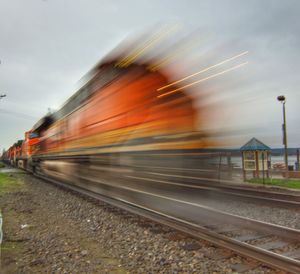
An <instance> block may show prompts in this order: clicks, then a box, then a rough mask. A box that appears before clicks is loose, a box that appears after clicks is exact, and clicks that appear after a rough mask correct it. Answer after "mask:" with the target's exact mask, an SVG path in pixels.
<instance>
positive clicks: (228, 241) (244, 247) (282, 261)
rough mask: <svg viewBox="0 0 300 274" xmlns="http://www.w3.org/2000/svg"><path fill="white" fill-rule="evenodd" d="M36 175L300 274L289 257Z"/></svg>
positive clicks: (265, 262)
mask: <svg viewBox="0 0 300 274" xmlns="http://www.w3.org/2000/svg"><path fill="white" fill-rule="evenodd" d="M36 176H37V177H39V178H41V179H43V180H45V181H48V182H51V183H54V184H56V185H58V186H61V187H63V188H66V189H69V190H72V191H75V192H78V193H81V194H83V195H86V196H89V197H91V198H94V199H97V200H101V201H103V202H105V203H108V204H110V205H112V206H116V207H119V208H121V209H123V210H126V211H128V212H131V213H134V214H137V215H139V216H142V217H144V218H147V219H150V220H152V221H155V222H157V223H161V224H163V225H166V226H169V227H171V228H173V229H176V230H178V231H181V232H183V233H185V234H188V235H190V236H192V237H194V238H197V239H204V240H207V241H209V242H212V243H214V244H216V245H218V246H221V247H223V248H227V249H230V250H232V251H234V252H236V253H239V254H241V255H243V256H245V257H250V258H252V259H255V260H257V261H260V262H262V263H264V264H266V265H268V266H270V267H272V268H278V269H281V270H284V271H288V272H290V273H300V262H299V261H298V260H294V259H292V258H289V257H286V256H283V255H280V254H277V253H274V252H271V251H268V250H264V249H261V248H259V247H256V246H253V245H250V244H247V243H244V242H240V241H237V240H234V239H232V238H229V237H226V236H224V235H220V234H218V233H216V232H213V231H210V230H209V229H207V228H205V227H203V226H200V225H198V224H195V223H191V222H189V221H185V220H182V219H178V218H176V217H174V216H171V215H168V214H164V213H162V212H158V211H156V210H153V209H150V208H147V207H143V206H141V205H138V204H135V203H132V202H129V201H126V200H124V199H119V198H111V197H108V196H105V195H102V194H99V193H95V192H92V191H90V190H87V189H83V188H81V187H78V186H75V185H70V184H67V183H62V182H59V181H57V180H55V179H52V178H49V177H45V176H41V175H36ZM281 229H283V227H281ZM288 231H289V232H291V231H292V230H291V229H288ZM292 233H295V231H293V232H292ZM297 239H298V238H297Z"/></svg>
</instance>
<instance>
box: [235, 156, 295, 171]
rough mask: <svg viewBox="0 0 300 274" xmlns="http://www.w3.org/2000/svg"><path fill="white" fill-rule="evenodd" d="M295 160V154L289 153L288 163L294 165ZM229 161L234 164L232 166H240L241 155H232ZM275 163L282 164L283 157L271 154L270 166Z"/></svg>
mask: <svg viewBox="0 0 300 274" xmlns="http://www.w3.org/2000/svg"><path fill="white" fill-rule="evenodd" d="M296 160H297V156H296V155H290V156H289V157H288V162H289V165H291V166H295V162H296ZM231 162H232V163H233V164H234V166H236V167H239V168H242V167H243V165H242V155H241V156H240V157H239V156H232V157H231ZM277 163H282V164H284V157H283V156H271V166H273V164H277Z"/></svg>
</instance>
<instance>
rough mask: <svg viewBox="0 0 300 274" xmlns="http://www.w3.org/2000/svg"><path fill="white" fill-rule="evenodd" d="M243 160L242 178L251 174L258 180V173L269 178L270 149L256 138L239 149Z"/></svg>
mask: <svg viewBox="0 0 300 274" xmlns="http://www.w3.org/2000/svg"><path fill="white" fill-rule="evenodd" d="M240 151H241V153H242V160H243V176H244V180H245V179H246V175H247V172H251V174H253V177H254V178H259V177H260V173H262V175H263V177H264V176H265V174H266V175H267V177H268V178H269V171H270V168H271V148H270V147H268V146H267V145H265V144H264V143H263V142H261V141H259V140H258V139H256V138H252V139H251V140H250V141H248V142H247V143H246V144H245V145H243V146H242V147H241V148H240Z"/></svg>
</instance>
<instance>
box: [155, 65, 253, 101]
mask: <svg viewBox="0 0 300 274" xmlns="http://www.w3.org/2000/svg"><path fill="white" fill-rule="evenodd" d="M247 64H248V62H244V63H242V64H239V65H236V66H234V67H232V68H229V69H226V70H223V71H221V72H218V73H216V74H213V75H211V76H208V77H206V78H203V79H200V80H198V81H195V82H193V83H190V84H188V85H185V86H183V87H180V88H177V89H174V90H171V91H169V92H166V93H164V94H161V95H158V96H157V97H158V98H160V97H164V96H167V95H170V94H172V93H174V92H177V91H180V90H183V89H185V88H188V87H191V86H193V85H196V84H198V83H201V82H203V81H206V80H209V79H211V78H214V77H217V76H219V75H222V74H224V73H227V72H229V71H232V70H235V69H238V68H240V67H242V66H244V65H247Z"/></svg>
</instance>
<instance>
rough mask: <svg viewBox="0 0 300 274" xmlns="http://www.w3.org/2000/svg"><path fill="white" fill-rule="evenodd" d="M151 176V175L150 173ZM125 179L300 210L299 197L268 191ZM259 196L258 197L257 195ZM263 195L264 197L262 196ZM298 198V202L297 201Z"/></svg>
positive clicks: (151, 179)
mask: <svg viewBox="0 0 300 274" xmlns="http://www.w3.org/2000/svg"><path fill="white" fill-rule="evenodd" d="M151 174H152V173H151ZM125 177H128V178H133V179H140V180H141V181H151V182H157V183H162V184H169V185H174V186H182V187H185V188H191V189H203V190H213V191H214V192H215V193H219V194H222V195H227V196H233V197H240V198H243V200H244V199H247V200H251V201H258V200H260V201H262V202H268V203H272V204H274V203H276V205H277V206H285V207H293V208H296V209H300V195H299V196H297V195H290V194H284V193H282V194H281V193H276V192H275V193H274V192H268V191H259V190H258V191H255V190H248V189H247V188H245V189H242V188H235V187H227V186H223V185H217V184H213V185H212V184H203V185H201V184H191V183H178V182H173V181H166V180H159V179H153V178H145V177H138V176H128V175H126V176H125ZM257 194H259V195H257ZM263 195H264V196H263ZM298 198H299V201H297V199H298ZM294 200H296V201H294Z"/></svg>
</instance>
